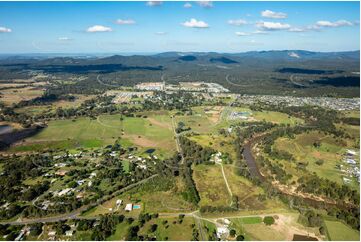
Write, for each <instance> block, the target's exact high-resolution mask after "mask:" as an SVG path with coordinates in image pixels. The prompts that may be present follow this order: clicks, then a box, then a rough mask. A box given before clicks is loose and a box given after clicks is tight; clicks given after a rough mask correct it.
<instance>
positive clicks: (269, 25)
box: [256, 21, 291, 31]
mask: <svg viewBox="0 0 361 242" xmlns="http://www.w3.org/2000/svg"><path fill="white" fill-rule="evenodd" d="M256 26H257V27H258V28H260V29H263V30H266V31H272V30H285V29H289V28H291V25H289V24H283V23H278V22H263V21H260V22H258V23H257V24H256Z"/></svg>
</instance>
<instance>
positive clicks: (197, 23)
mask: <svg viewBox="0 0 361 242" xmlns="http://www.w3.org/2000/svg"><path fill="white" fill-rule="evenodd" d="M182 25H183V26H185V27H188V28H208V27H209V25H208V24H207V23H206V22H204V21H201V20H197V19H195V18H192V19H190V20H189V21H185V22H184V23H182Z"/></svg>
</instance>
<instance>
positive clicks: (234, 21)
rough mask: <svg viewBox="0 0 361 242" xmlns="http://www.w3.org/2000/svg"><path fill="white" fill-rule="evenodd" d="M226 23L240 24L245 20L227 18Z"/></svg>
mask: <svg viewBox="0 0 361 242" xmlns="http://www.w3.org/2000/svg"><path fill="white" fill-rule="evenodd" d="M228 24H231V25H236V26H241V25H245V24H247V21H246V20H244V19H231V20H228Z"/></svg>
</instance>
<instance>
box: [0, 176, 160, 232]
mask: <svg viewBox="0 0 361 242" xmlns="http://www.w3.org/2000/svg"><path fill="white" fill-rule="evenodd" d="M156 176H158V174H154V175H152V176H150V177H148V178H146V179H143V180H141V181H139V182H136V183H133V184H131V185H129V186H127V187H124V188H122V189H120V190H117V191H115V192H113V193H112V194H111V195H109V197H110V199H111V198H113V197H114V196H117V195H119V194H121V193H123V192H125V191H127V190H129V189H132V188H134V187H136V186H138V185H141V184H143V183H145V182H147V181H149V180H150V179H153V178H154V177H156ZM107 200H109V199H98V200H97V201H96V202H93V203H91V204H88V205H84V206H82V207H80V208H78V209H76V210H74V211H72V212H69V213H65V214H61V215H55V216H49V217H42V218H32V219H20V218H19V219H18V220H16V221H11V222H0V224H10V225H26V224H33V223H51V222H58V221H62V220H67V219H76V218H81V216H80V215H81V213H82V212H85V211H86V210H88V209H89V208H91V207H94V206H97V205H99V204H102V203H104V202H105V201H107ZM94 218H96V217H94Z"/></svg>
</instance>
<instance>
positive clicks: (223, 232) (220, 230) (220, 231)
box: [217, 226, 229, 238]
mask: <svg viewBox="0 0 361 242" xmlns="http://www.w3.org/2000/svg"><path fill="white" fill-rule="evenodd" d="M228 234H229V229H228V228H227V227H225V226H222V227H217V237H218V238H221V237H228Z"/></svg>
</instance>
